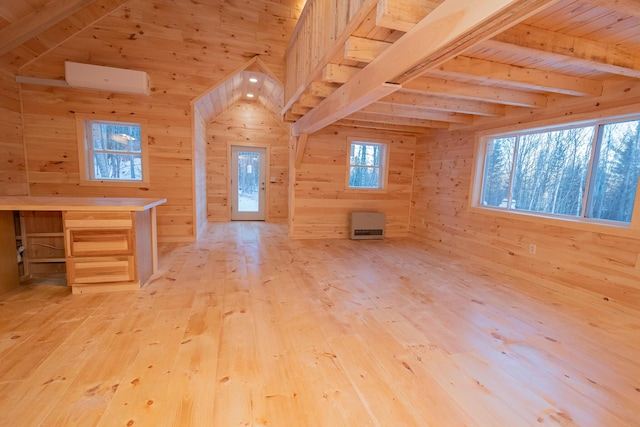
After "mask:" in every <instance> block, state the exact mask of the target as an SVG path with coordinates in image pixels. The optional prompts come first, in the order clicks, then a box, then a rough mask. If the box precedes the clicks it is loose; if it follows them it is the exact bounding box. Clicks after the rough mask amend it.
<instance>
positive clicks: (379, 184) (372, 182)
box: [349, 140, 387, 190]
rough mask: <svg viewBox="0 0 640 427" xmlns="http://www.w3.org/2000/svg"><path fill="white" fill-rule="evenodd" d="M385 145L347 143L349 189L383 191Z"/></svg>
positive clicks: (352, 141) (378, 143)
mask: <svg viewBox="0 0 640 427" xmlns="http://www.w3.org/2000/svg"><path fill="white" fill-rule="evenodd" d="M386 151H387V144H385V143H382V142H367V141H358V140H351V141H350V142H349V188H353V189H369V190H372V189H383V188H384V186H385V182H386V164H387V163H386V158H387V153H386Z"/></svg>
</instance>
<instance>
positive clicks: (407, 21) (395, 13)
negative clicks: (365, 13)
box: [376, 0, 441, 32]
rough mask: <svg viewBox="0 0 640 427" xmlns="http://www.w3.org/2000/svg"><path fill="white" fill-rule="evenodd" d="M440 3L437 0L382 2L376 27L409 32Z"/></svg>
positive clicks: (377, 12)
mask: <svg viewBox="0 0 640 427" xmlns="http://www.w3.org/2000/svg"><path fill="white" fill-rule="evenodd" d="M440 3H441V2H440V1H437V0H380V1H379V2H378V7H377V9H376V25H377V26H378V27H385V28H390V29H392V30H398V31H404V32H407V31H409V30H410V29H411V28H413V27H414V26H415V25H416V24H417V23H418V22H420V21H421V20H422V19H423V18H424V17H425V16H427V14H429V13H430V12H431V11H432V10H433V9H435V8H436V7H438V5H439V4H440Z"/></svg>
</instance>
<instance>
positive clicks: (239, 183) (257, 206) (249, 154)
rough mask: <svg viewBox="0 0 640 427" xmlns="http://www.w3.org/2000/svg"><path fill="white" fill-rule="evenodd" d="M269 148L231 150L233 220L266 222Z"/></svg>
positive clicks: (236, 148) (237, 148) (233, 148)
mask: <svg viewBox="0 0 640 427" xmlns="http://www.w3.org/2000/svg"><path fill="white" fill-rule="evenodd" d="M266 151H267V150H266V148H263V147H241V146H236V145H234V146H232V147H231V219H232V220H233V221H238V220H245V221H264V219H265V198H266V197H265V194H266V187H265V176H266V170H265V169H266V163H267V162H266V157H267V156H266Z"/></svg>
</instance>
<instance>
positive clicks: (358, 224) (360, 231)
mask: <svg viewBox="0 0 640 427" xmlns="http://www.w3.org/2000/svg"><path fill="white" fill-rule="evenodd" d="M385 223H386V218H385V215H384V213H383V212H351V227H350V228H351V239H353V240H378V239H384V227H385Z"/></svg>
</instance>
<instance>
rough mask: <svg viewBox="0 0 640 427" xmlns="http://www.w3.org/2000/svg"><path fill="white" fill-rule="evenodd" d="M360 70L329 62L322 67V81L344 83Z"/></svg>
mask: <svg viewBox="0 0 640 427" xmlns="http://www.w3.org/2000/svg"><path fill="white" fill-rule="evenodd" d="M360 70H362V68H358V67H351V66H349V65H339V64H332V63H329V64H327V65H325V66H324V68H323V69H322V81H323V82H326V83H346V82H347V81H348V80H349V79H350V78H351V77H353V76H355V75H356V74H358V73H359V72H360Z"/></svg>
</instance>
